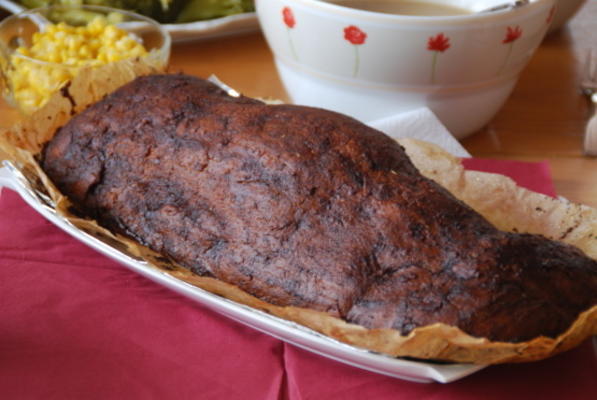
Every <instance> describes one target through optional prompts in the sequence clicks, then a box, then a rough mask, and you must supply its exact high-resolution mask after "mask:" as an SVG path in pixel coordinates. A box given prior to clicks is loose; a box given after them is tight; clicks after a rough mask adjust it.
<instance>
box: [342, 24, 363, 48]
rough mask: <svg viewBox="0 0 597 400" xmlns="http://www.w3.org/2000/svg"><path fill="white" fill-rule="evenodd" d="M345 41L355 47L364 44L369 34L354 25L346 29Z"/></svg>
mask: <svg viewBox="0 0 597 400" xmlns="http://www.w3.org/2000/svg"><path fill="white" fill-rule="evenodd" d="M344 39H346V40H348V41H349V42H350V43H352V44H354V45H358V44H363V43H365V40H366V39H367V34H366V33H365V32H363V31H362V30H360V29H359V28H358V27H356V26H354V25H350V26H347V27H346V28H344Z"/></svg>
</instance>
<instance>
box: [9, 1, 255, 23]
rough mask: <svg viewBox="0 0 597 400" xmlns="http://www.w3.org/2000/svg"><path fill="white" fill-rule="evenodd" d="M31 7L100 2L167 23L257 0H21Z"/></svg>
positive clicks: (242, 8)
mask: <svg viewBox="0 0 597 400" xmlns="http://www.w3.org/2000/svg"><path fill="white" fill-rule="evenodd" d="M21 4H23V5H24V6H25V7H27V8H37V7H45V6H49V5H54V4H63V5H81V4H88V5H96V6H106V7H113V8H120V9H124V10H130V11H134V12H137V13H139V14H143V15H147V16H149V17H152V18H154V19H155V20H157V21H159V22H163V23H172V22H192V21H202V20H206V19H212V18H219V17H224V16H227V15H232V14H240V13H243V12H249V11H253V10H254V9H255V6H254V3H253V0H21Z"/></svg>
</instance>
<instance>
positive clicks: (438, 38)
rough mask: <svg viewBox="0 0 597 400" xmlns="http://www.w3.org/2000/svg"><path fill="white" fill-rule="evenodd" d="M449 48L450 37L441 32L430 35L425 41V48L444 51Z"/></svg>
mask: <svg viewBox="0 0 597 400" xmlns="http://www.w3.org/2000/svg"><path fill="white" fill-rule="evenodd" d="M449 48H450V38H449V37H447V36H445V35H444V34H443V33H438V34H437V35H435V36H431V37H430V38H429V40H428V41H427V50H431V51H440V52H442V53H443V52H444V51H446V50H448V49H449Z"/></svg>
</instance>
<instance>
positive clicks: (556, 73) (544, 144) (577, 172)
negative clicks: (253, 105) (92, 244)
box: [0, 1, 597, 207]
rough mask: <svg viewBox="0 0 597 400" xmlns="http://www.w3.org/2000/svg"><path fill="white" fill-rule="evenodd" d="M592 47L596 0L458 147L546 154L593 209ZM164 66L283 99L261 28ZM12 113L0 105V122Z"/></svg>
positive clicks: (558, 182) (484, 153)
mask: <svg viewBox="0 0 597 400" xmlns="http://www.w3.org/2000/svg"><path fill="white" fill-rule="evenodd" d="M591 46H592V47H595V48H597V1H589V2H587V4H586V5H585V6H584V8H583V9H582V10H581V12H580V13H579V14H578V15H577V16H576V17H575V18H574V19H573V20H572V21H571V23H569V24H568V26H567V27H566V28H564V29H562V30H560V31H558V32H555V33H552V34H551V35H549V36H548V37H547V38H546V39H545V41H544V42H543V44H542V45H541V47H540V48H539V50H538V51H537V53H536V54H535V56H534V57H533V59H532V61H531V63H530V64H529V65H528V66H527V68H526V69H525V71H524V72H523V73H522V76H521V77H520V81H519V83H518V85H517V87H516V89H515V90H514V92H513V94H512V96H511V97H510V98H509V100H508V101H507V103H506V104H505V106H504V107H503V109H502V110H501V111H500V112H499V114H498V115H497V116H496V117H495V118H494V119H493V121H492V122H491V123H490V124H489V125H488V126H487V127H485V128H484V129H482V130H481V131H480V132H477V133H476V134H474V135H472V136H470V137H469V138H467V139H465V140H464V141H463V144H464V146H465V147H466V148H467V149H468V150H469V151H470V152H471V154H473V156H476V157H488V158H500V159H516V160H523V161H540V160H548V161H549V162H550V165H551V168H552V174H553V178H554V182H555V186H556V189H557V191H558V193H559V194H560V195H562V196H564V197H566V198H568V199H570V200H571V201H574V202H579V203H583V204H587V205H591V206H593V207H597V159H596V158H588V157H585V156H583V154H582V139H583V134H584V129H585V124H586V121H587V119H588V117H589V112H590V107H589V103H588V102H587V100H586V99H585V98H584V97H583V96H581V94H580V91H579V82H580V76H581V75H580V74H581V70H582V69H581V62H582V60H583V54H584V51H585V50H586V49H587V48H590V47H591ZM170 70H171V71H172V72H185V73H189V74H193V75H198V76H202V77H207V76H209V75H210V74H212V73H215V74H217V75H218V77H219V78H220V79H222V80H223V81H225V82H226V83H228V84H229V85H231V86H233V87H235V88H237V89H238V90H240V91H241V92H243V93H244V94H246V95H248V96H257V97H273V98H279V99H283V100H287V99H288V98H287V96H286V94H285V92H284V88H283V86H282V84H281V82H280V79H279V78H278V75H277V72H276V70H275V67H274V64H273V60H272V55H271V53H270V51H269V49H268V47H267V45H266V43H265V41H264V39H263V37H262V36H261V34H260V33H254V34H249V35H243V36H236V37H229V38H225V39H219V40H212V41H204V42H195V43H187V44H177V45H175V46H174V47H173V51H172V58H171V63H170ZM15 118H17V114H16V113H14V112H11V111H9V110H8V109H7V107H6V105H5V104H3V103H0V126H7V125H8V124H10V123H12V122H13V121H14V119H15Z"/></svg>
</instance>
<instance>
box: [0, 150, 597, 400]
mask: <svg viewBox="0 0 597 400" xmlns="http://www.w3.org/2000/svg"><path fill="white" fill-rule="evenodd" d="M466 165H467V167H468V168H472V169H482V170H490V171H494V172H502V171H503V172H505V173H508V174H510V175H511V176H512V177H513V178H514V179H515V180H517V181H518V182H521V183H528V184H529V185H530V186H532V187H533V188H534V189H535V190H537V191H542V192H544V193H546V194H550V195H553V194H554V191H553V186H552V184H551V180H550V179H549V169H548V166H547V164H546V163H520V162H502V161H483V160H468V161H466ZM529 182H530V183H529ZM595 393H597V358H596V354H595V351H594V350H593V348H592V345H591V343H590V341H587V342H586V343H584V344H583V345H582V346H580V347H579V348H577V349H574V350H572V351H569V352H567V353H564V354H561V355H559V356H556V357H553V358H551V359H548V360H544V361H540V362H535V363H529V364H517V365H500V366H493V367H489V368H487V369H484V370H482V371H480V372H478V373H476V374H474V375H472V376H469V377H467V378H464V379H462V380H460V381H457V382H454V383H450V384H445V385H444V384H436V383H432V384H419V383H412V382H408V381H403V380H399V379H393V378H389V377H385V376H382V375H378V374H374V373H371V372H367V371H364V370H360V369H357V368H354V367H350V366H347V365H344V364H340V363H338V362H335V361H332V360H328V359H326V358H322V357H320V356H317V355H314V354H311V353H309V352H306V351H304V350H301V349H298V348H295V347H293V346H291V345H287V344H285V343H283V342H280V341H279V340H277V339H273V338H271V337H269V336H267V335H265V334H262V333H259V332H257V331H254V330H252V329H250V328H246V327H244V326H242V325H240V324H238V323H236V322H233V321H231V320H228V319H227V318H225V317H222V316H220V315H218V314H215V313H214V312H211V311H210V310H207V309H205V308H203V307H202V306H200V305H197V304H196V303H194V302H192V301H190V300H188V299H186V298H184V297H182V296H179V295H177V294H175V293H173V292H171V291H169V290H167V289H165V288H163V287H161V286H159V285H157V284H154V283H153V282H151V281H149V280H147V279H145V278H142V277H140V276H138V275H136V274H135V273H133V272H130V271H129V270H128V269H126V268H124V267H122V266H121V265H119V264H116V263H115V262H113V261H111V260H109V259H107V258H105V257H104V256H102V255H100V254H98V253H96V252H95V251H93V250H91V249H89V248H88V247H86V246H85V245H83V244H81V243H79V242H78V241H76V240H75V239H72V238H71V237H70V236H68V235H66V234H65V233H63V232H62V231H60V230H59V229H58V228H56V227H54V226H53V225H52V224H50V223H49V222H47V221H45V220H44V219H43V218H42V217H41V216H39V215H38V214H37V213H36V212H35V211H33V210H32V209H31V208H29V207H28V206H27V205H26V204H25V203H24V202H23V201H22V200H21V199H20V198H19V197H18V196H17V195H16V194H15V193H14V192H12V191H10V190H4V191H3V192H2V194H1V195H0V397H1V398H2V399H41V398H43V399H71V398H72V399H146V398H168V399H170V398H172V399H187V398H193V399H199V398H200V399H259V400H263V399H266V400H267V399H292V400H303V399H342V400H348V399H481V398H482V399H504V398H507V399H518V398H520V399H522V398H524V399H531V398H538V399H563V398H566V399H580V400H582V399H594V398H595V397H594V396H595Z"/></svg>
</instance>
